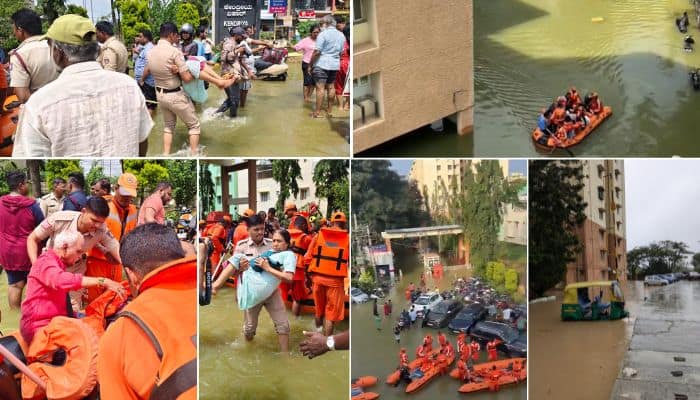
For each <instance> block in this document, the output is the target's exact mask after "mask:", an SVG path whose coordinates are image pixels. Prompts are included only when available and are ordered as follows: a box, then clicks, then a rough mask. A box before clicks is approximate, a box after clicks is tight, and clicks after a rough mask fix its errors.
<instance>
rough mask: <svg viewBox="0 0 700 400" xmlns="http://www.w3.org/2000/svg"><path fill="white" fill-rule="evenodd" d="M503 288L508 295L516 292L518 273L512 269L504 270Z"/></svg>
mask: <svg viewBox="0 0 700 400" xmlns="http://www.w3.org/2000/svg"><path fill="white" fill-rule="evenodd" d="M505 286H506V290H507V291H508V292H510V293H512V292H515V291H516V290H518V271H516V270H514V269H512V268H509V269H508V270H506V276H505Z"/></svg>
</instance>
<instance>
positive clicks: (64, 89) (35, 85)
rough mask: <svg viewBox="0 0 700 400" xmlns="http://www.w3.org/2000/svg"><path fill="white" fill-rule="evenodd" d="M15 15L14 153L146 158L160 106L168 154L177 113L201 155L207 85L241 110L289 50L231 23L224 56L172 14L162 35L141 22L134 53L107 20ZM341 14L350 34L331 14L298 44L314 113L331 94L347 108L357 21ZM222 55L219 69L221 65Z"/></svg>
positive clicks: (203, 32) (203, 33)
mask: <svg viewBox="0 0 700 400" xmlns="http://www.w3.org/2000/svg"><path fill="white" fill-rule="evenodd" d="M11 20H12V28H13V33H14V36H15V37H16V38H17V39H18V40H19V41H20V42H21V43H20V45H19V46H18V47H17V48H16V49H14V50H13V51H11V52H10V57H9V66H8V67H6V68H7V69H9V83H7V85H9V88H10V91H9V92H7V93H5V91H4V90H3V92H2V93H0V95H1V98H0V101H2V102H4V100H5V96H6V95H10V94H14V95H16V96H17V99H18V101H19V102H20V103H22V107H21V111H20V113H19V114H20V118H19V121H18V122H17V129H16V132H15V137H14V149H13V152H12V154H13V156H14V157H49V156H50V157H63V156H75V157H103V156H120V157H135V156H145V155H146V152H147V151H148V137H149V134H150V133H151V130H152V129H153V126H154V124H153V119H152V118H153V115H154V112H155V110H156V109H160V112H161V114H162V118H163V125H164V127H163V154H170V153H171V150H172V149H171V148H172V141H173V135H174V133H175V126H176V123H177V120H178V119H180V120H181V121H182V122H183V123H184V124H185V126H186V127H187V132H188V137H189V150H188V151H189V154H190V155H196V154H199V137H200V135H201V124H200V119H199V116H198V115H197V111H196V109H195V103H200V104H201V103H204V102H205V101H206V100H207V98H208V92H207V90H208V88H209V84H212V85H214V86H216V87H218V88H219V89H221V90H224V91H225V93H226V99H225V101H224V103H223V104H222V105H221V107H219V109H218V110H217V111H218V112H225V111H229V115H230V116H231V117H236V116H237V115H238V109H239V108H244V107H245V106H246V101H247V97H248V93H249V91H250V90H251V88H252V81H253V80H254V79H256V77H257V74H258V73H260V72H261V71H262V72H264V71H267V70H268V69H270V68H271V67H273V66H279V65H278V64H281V63H283V61H284V59H285V58H286V56H287V50H286V49H285V48H280V46H277V45H275V44H274V43H273V42H271V41H266V40H257V39H255V37H256V31H255V27H254V26H247V27H245V28H243V27H234V28H231V29H230V31H229V33H230V35H231V36H230V37H229V38H227V39H226V40H225V41H224V42H223V44H222V50H221V53H220V55H218V54H215V53H214V51H215V46H214V44H213V43H212V41H211V40H209V39H208V38H207V30H208V28H207V27H206V26H199V27H198V28H197V29H196V31H195V29H194V27H193V26H192V25H191V24H188V23H186V24H183V25H182V26H181V27H180V28H179V29H178V27H177V26H176V25H175V24H174V23H172V22H166V23H163V24H162V25H161V26H160V30H159V32H155V33H156V34H157V36H158V40H157V42H155V41H154V33H152V32H151V31H150V30H148V29H141V30H140V31H139V32H138V36H137V37H136V39H135V43H134V46H133V47H132V48H131V51H129V50H127V47H126V46H125V45H124V43H122V42H121V41H120V40H119V39H118V38H117V37H116V36H115V29H114V26H113V25H112V23H110V22H108V21H99V22H97V23H96V24H93V23H92V22H91V21H90V20H89V19H88V18H85V17H82V16H79V15H74V14H67V15H63V16H61V17H59V18H57V19H56V20H54V21H53V23H52V24H51V26H50V27H49V29H48V31H47V32H46V34H44V35H42V21H41V17H40V16H39V15H38V14H37V13H36V12H34V11H32V10H30V9H27V8H23V9H20V10H18V11H16V12H15V13H14V14H12V16H11ZM337 20H338V21H340V23H339V25H340V26H342V27H344V28H343V29H344V33H345V34H343V33H341V32H339V30H338V29H336V25H337V24H338V22H337V21H336V18H334V17H333V16H326V17H324V18H323V19H321V21H320V22H321V24H320V25H319V26H318V27H316V28H314V30H312V35H311V36H310V37H309V38H306V39H304V40H303V41H302V42H303V43H304V44H303V45H302V46H301V47H298V50H300V51H302V52H303V63H302V65H303V69H304V71H303V73H304V85H305V88H304V99H305V100H306V101H309V100H310V96H311V91H312V89H308V87H312V86H313V87H315V88H316V92H317V98H316V108H315V110H314V112H313V113H312V116H313V117H319V116H320V112H321V108H322V107H323V104H324V99H327V106H326V107H325V110H326V111H327V113H328V114H329V115H331V111H332V107H333V105H334V103H335V99H336V95H338V96H339V97H342V98H343V99H345V101H344V103H343V105H342V106H343V107H344V108H345V109H349V103H348V102H347V99H349V93H348V70H349V57H350V50H349V49H350V47H349V25H348V26H346V24H345V23H344V20H343V19H342V18H341V17H338V18H337ZM313 32H316V33H313ZM257 55H260V56H261V57H255V56H257ZM130 57H133V58H134V60H133V65H134V71H133V75H134V76H133V78H132V77H131V76H130V75H129V72H130V71H129V69H130V68H129V59H130ZM216 62H220V63H221V74H219V73H217V72H216V71H215V70H214V68H213V67H214V65H215V63H216ZM285 68H286V65H285ZM285 71H286V69H285ZM0 72H3V74H0V75H3V76H2V78H3V82H0V83H5V75H4V72H5V71H4V69H3V71H0ZM85 82H99V84H97V85H85ZM0 86H3V88H4V87H5V86H4V85H0Z"/></svg>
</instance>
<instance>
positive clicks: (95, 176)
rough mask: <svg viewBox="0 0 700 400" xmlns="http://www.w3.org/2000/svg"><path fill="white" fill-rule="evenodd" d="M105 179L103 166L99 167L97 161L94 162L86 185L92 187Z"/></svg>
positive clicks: (86, 179) (86, 178)
mask: <svg viewBox="0 0 700 400" xmlns="http://www.w3.org/2000/svg"><path fill="white" fill-rule="evenodd" d="M104 177H105V173H104V171H103V170H102V166H101V165H99V163H98V162H97V160H93V161H92V166H91V168H90V172H88V174H87V176H86V177H85V184H86V185H92V184H93V183H94V182H95V181H97V180H100V179H102V178H104Z"/></svg>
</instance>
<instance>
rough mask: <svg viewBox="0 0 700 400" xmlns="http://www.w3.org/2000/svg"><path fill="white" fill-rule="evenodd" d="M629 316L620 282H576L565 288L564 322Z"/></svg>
mask: <svg viewBox="0 0 700 400" xmlns="http://www.w3.org/2000/svg"><path fill="white" fill-rule="evenodd" d="M596 292H597V293H596ZM591 294H593V301H591ZM605 301H608V302H607V303H606V302H605ZM627 316H629V312H628V311H627V310H625V295H624V294H623V293H622V289H621V288H620V282H618V281H594V282H576V283H572V284H569V285H566V287H565V288H564V301H563V302H562V304H561V319H562V320H563V321H598V320H614V319H622V318H625V317H627Z"/></svg>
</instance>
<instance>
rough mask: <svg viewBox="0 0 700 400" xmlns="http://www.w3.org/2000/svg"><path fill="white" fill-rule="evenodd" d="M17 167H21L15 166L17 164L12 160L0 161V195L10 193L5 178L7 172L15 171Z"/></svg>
mask: <svg viewBox="0 0 700 400" xmlns="http://www.w3.org/2000/svg"><path fill="white" fill-rule="evenodd" d="M19 169H21V168H19V167H17V164H15V163H14V161H9V160H3V161H0V196H4V195H6V194H8V193H10V187H9V186H7V179H6V178H5V177H6V175H7V173H8V172H11V171H17V170H19Z"/></svg>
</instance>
